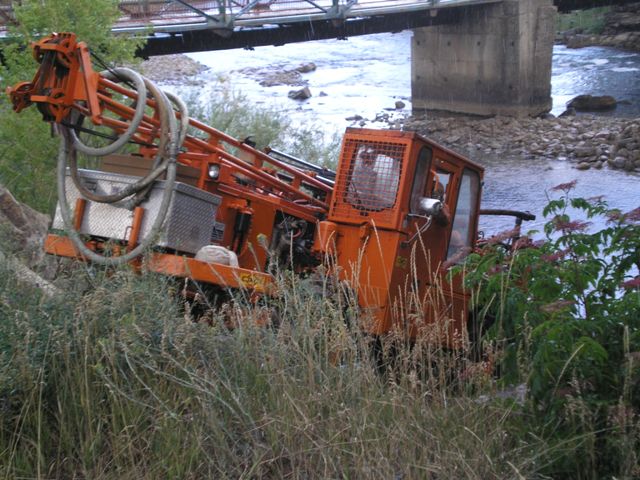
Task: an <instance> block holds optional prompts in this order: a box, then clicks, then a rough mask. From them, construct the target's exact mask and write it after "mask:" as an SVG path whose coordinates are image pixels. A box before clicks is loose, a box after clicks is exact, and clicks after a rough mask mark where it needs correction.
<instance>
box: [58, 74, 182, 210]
mask: <svg viewBox="0 0 640 480" xmlns="http://www.w3.org/2000/svg"><path fill="white" fill-rule="evenodd" d="M123 70H125V71H127V74H126V75H129V77H125V78H131V79H133V78H137V79H138V80H140V81H141V83H140V84H141V85H142V86H143V93H144V94H145V96H144V97H142V95H141V94H140V93H138V99H139V101H138V105H137V106H136V114H137V112H138V107H139V106H140V105H143V106H145V105H146V101H145V100H146V92H147V89H148V90H149V93H151V95H152V96H153V97H154V98H155V99H156V105H157V108H158V113H159V117H160V145H159V146H158V155H157V156H156V160H155V162H154V165H153V168H152V170H151V172H149V173H148V174H147V175H146V176H145V177H143V178H141V179H140V180H138V181H137V182H135V183H132V184H131V185H128V186H127V187H125V188H123V189H122V190H121V191H119V192H117V193H113V194H110V195H106V194H96V193H93V192H90V191H89V190H87V189H86V188H85V186H84V185H83V184H82V182H81V181H80V178H79V177H78V164H77V156H76V154H75V150H76V149H77V150H78V151H80V152H82V153H85V154H87V155H91V156H97V157H102V156H105V155H110V154H112V153H115V152H117V151H118V150H119V149H120V148H122V146H123V145H124V144H125V143H126V142H128V141H129V140H130V139H131V137H133V135H134V134H135V133H136V129H137V128H138V126H139V125H140V122H141V121H142V118H143V117H142V116H140V118H139V119H138V118H137V116H136V115H134V118H133V119H132V121H131V124H130V125H129V128H127V130H126V131H125V132H124V133H123V134H122V135H121V136H120V137H119V138H118V140H116V141H115V142H113V143H112V144H110V145H107V146H105V147H100V148H93V147H87V146H86V145H84V144H83V143H82V142H81V141H80V140H79V139H78V136H77V135H76V133H75V131H74V130H73V129H69V134H70V138H71V139H72V140H73V146H74V149H73V150H72V154H71V156H70V157H69V168H70V170H71V178H72V179H73V183H74V184H75V186H76V188H77V189H78V191H79V192H80V193H81V194H82V196H83V197H85V198H87V199H88V200H92V201H94V202H99V203H115V202H119V201H120V200H123V199H124V198H127V197H130V196H132V195H134V194H136V193H138V192H140V191H142V190H144V189H146V188H147V187H150V186H151V184H152V183H153V182H154V181H155V180H156V179H157V178H158V177H159V176H160V175H162V174H163V173H164V172H165V171H166V169H167V159H168V157H167V156H166V155H165V153H166V152H165V150H166V143H167V140H168V139H169V132H168V129H169V125H168V121H166V120H165V121H163V119H165V117H166V116H167V115H169V112H170V111H171V106H170V104H169V102H168V100H167V98H166V97H165V96H164V94H163V92H162V90H160V89H159V88H158V87H156V85H155V84H154V83H153V82H151V81H150V80H148V79H146V78H143V77H142V76H141V75H139V74H138V73H136V72H134V71H133V70H129V69H123ZM132 81H133V80H132ZM135 83H136V85H138V84H139V83H138V81H136V82H135ZM142 113H143V114H144V108H143V110H142ZM171 116H173V115H171ZM174 121H175V118H174ZM133 126H135V129H132V128H131V127H133ZM63 128H65V127H63ZM123 140H124V141H123ZM114 146H117V148H114ZM162 160H164V161H162ZM130 206H131V205H130Z"/></svg>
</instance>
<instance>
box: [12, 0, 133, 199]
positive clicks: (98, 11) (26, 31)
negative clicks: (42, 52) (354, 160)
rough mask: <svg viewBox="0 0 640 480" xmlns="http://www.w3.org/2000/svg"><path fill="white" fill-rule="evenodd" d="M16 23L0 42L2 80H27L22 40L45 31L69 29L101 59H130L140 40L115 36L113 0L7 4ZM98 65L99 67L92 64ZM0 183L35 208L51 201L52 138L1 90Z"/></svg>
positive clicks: (29, 67)
mask: <svg viewBox="0 0 640 480" xmlns="http://www.w3.org/2000/svg"><path fill="white" fill-rule="evenodd" d="M13 8H14V12H15V17H16V21H17V25H15V26H12V27H10V29H9V32H8V37H7V39H6V40H5V44H4V45H3V51H2V53H3V61H4V63H3V65H2V67H0V78H2V83H3V85H4V86H5V87H6V86H10V85H14V84H15V83H17V82H20V81H31V79H32V78H33V76H34V74H35V71H36V69H37V63H36V62H35V61H34V59H33V56H32V54H31V50H30V49H29V48H27V44H28V43H29V42H32V41H34V40H36V39H38V38H40V37H42V36H44V35H47V34H49V33H51V32H55V31H57V32H60V31H72V32H74V33H76V34H77V35H78V38H79V39H81V40H82V41H84V42H86V43H87V44H88V45H90V46H91V49H92V51H93V52H96V53H97V54H98V55H100V57H101V58H102V59H103V60H104V61H106V62H110V63H111V62H123V61H131V60H132V59H133V54H134V52H135V50H136V48H138V46H139V45H141V41H140V40H132V39H125V38H123V37H115V36H113V35H112V34H111V26H112V24H113V22H114V21H115V19H116V18H117V17H118V15H119V14H118V8H117V2H115V1H113V0H70V1H68V0H65V1H61V0H51V1H47V2H40V1H37V0H25V1H23V2H20V3H19V4H18V3H16V4H14V6H13ZM98 69H99V68H98ZM0 115H1V116H2V119H3V120H2V124H1V125H0V144H1V145H2V149H0V183H2V184H4V185H5V186H6V187H7V188H9V189H10V190H11V191H12V192H13V194H14V195H15V196H16V198H18V200H20V201H23V202H26V203H28V204H29V205H31V206H33V207H35V208H37V209H38V210H41V211H47V210H49V209H50V208H51V207H52V206H53V204H54V201H55V195H54V193H53V189H54V187H53V185H55V182H54V174H55V158H56V151H57V145H58V142H57V139H55V138H53V136H52V135H51V129H50V126H49V125H47V124H45V123H44V122H43V121H42V119H41V117H40V115H39V113H38V112H37V111H36V109H35V108H34V107H31V108H29V109H28V110H26V111H24V112H22V113H21V114H20V115H15V114H13V113H12V112H11V105H10V104H9V102H8V99H7V97H6V96H3V97H2V100H1V101H0Z"/></svg>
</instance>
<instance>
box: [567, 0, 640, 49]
mask: <svg viewBox="0 0 640 480" xmlns="http://www.w3.org/2000/svg"><path fill="white" fill-rule="evenodd" d="M594 22H595V23H594V24H593V25H589V26H586V27H584V26H577V27H575V28H571V29H569V30H566V31H564V32H560V33H559V34H558V39H557V40H558V43H562V44H565V45H566V46H567V47H568V48H582V47H592V46H602V47H614V48H621V49H624V50H631V51H634V52H640V2H637V3H631V4H627V5H617V6H614V7H612V8H611V10H610V11H608V12H607V13H605V14H604V15H602V16H600V17H599V18H596V20H595V21H594Z"/></svg>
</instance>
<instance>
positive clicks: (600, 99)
mask: <svg viewBox="0 0 640 480" xmlns="http://www.w3.org/2000/svg"><path fill="white" fill-rule="evenodd" d="M617 104H618V102H617V101H616V99H615V98H613V97H612V96H610V95H578V96H577V97H575V98H574V99H573V100H571V101H570V102H569V103H567V107H568V108H573V109H575V110H577V111H580V112H585V111H599V110H612V109H614V108H616V105H617Z"/></svg>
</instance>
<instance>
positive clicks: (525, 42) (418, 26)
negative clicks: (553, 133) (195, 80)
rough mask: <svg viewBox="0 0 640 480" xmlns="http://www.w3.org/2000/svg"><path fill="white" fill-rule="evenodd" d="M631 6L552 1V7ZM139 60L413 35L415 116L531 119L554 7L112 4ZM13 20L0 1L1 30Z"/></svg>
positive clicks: (207, 1) (521, 1) (445, 2)
mask: <svg viewBox="0 0 640 480" xmlns="http://www.w3.org/2000/svg"><path fill="white" fill-rule="evenodd" d="M627 1H630V0H553V2H554V3H555V4H556V5H558V8H560V9H564V8H576V6H579V5H585V6H589V5H591V4H592V3H594V2H596V3H597V4H598V5H603V4H605V3H625V2H627ZM118 5H119V9H120V11H121V12H122V16H121V17H120V19H119V21H118V22H117V23H116V25H115V26H114V28H113V30H114V32H116V33H120V34H129V35H143V36H145V37H146V38H147V43H146V45H145V46H144V48H143V49H142V50H141V51H140V52H139V54H140V55H141V56H143V57H148V56H152V55H163V54H168V53H186V52H197V51H209V50H218V49H230V48H253V47H256V46H262V45H281V44H285V43H289V42H300V41H309V40H320V39H326V38H348V37H350V36H354V35H366V34H372V33H381V32H394V31H401V30H406V29H412V30H414V38H413V43H412V97H413V98H412V100H413V106H414V109H415V108H417V109H421V108H425V109H442V110H449V111H450V110H454V111H459V112H464V113H477V114H516V115H517V114H537V113H541V112H544V111H545V110H548V109H549V108H550V105H551V95H550V94H551V92H550V88H551V87H550V78H551V52H552V46H553V39H554V32H555V21H554V19H555V13H556V7H555V6H554V5H553V4H552V0H120V2H119V4H118ZM12 21H14V20H13V15H12V10H11V3H10V1H9V0H0V31H1V30H2V29H3V28H6V25H8V24H9V23H11V22H12Z"/></svg>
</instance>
